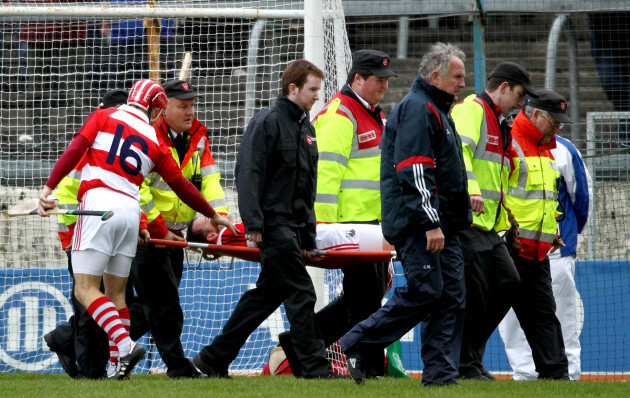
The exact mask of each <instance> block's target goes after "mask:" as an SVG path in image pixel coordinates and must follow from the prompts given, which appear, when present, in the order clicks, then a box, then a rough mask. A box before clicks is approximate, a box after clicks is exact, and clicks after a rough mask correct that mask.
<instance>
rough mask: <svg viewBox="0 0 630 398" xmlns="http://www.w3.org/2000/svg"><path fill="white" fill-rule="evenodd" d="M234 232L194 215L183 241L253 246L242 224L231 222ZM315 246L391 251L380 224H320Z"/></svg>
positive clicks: (321, 247)
mask: <svg viewBox="0 0 630 398" xmlns="http://www.w3.org/2000/svg"><path fill="white" fill-rule="evenodd" d="M234 228H236V230H237V231H238V234H236V235H235V234H234V233H232V231H230V230H228V229H227V228H221V227H219V228H218V229H217V228H215V227H214V226H213V225H212V223H211V222H210V220H208V219H206V218H203V217H198V218H195V219H194V220H192V221H191V222H190V223H189V224H188V234H187V235H186V236H187V240H188V241H189V242H203V243H212V244H217V245H227V246H241V247H255V244H254V243H253V242H249V241H247V240H246V239H245V233H244V230H245V229H244V226H243V223H237V224H234ZM316 230H317V235H316V236H315V245H316V247H317V249H319V250H352V251H393V250H394V247H393V246H392V245H390V244H389V243H388V242H387V241H386V240H385V239H384V238H383V232H382V231H381V226H380V225H370V224H338V223H330V224H326V223H320V224H317V227H316Z"/></svg>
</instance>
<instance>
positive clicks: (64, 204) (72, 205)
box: [57, 203, 79, 210]
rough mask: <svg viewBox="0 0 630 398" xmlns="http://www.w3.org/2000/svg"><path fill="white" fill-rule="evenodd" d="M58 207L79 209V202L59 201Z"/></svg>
mask: <svg viewBox="0 0 630 398" xmlns="http://www.w3.org/2000/svg"><path fill="white" fill-rule="evenodd" d="M57 207H58V208H60V209H63V210H77V209H78V208H79V204H78V203H59V204H58V205H57Z"/></svg>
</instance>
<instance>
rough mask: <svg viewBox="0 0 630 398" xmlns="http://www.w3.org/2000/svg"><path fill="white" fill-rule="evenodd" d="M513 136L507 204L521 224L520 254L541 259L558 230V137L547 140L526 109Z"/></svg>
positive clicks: (536, 259) (515, 124) (518, 116)
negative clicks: (556, 157) (555, 150)
mask: <svg viewBox="0 0 630 398" xmlns="http://www.w3.org/2000/svg"><path fill="white" fill-rule="evenodd" d="M552 132H553V131H552ZM512 138H513V140H512V145H513V147H514V153H513V155H512V174H511V175H510V179H509V189H508V196H507V204H508V207H509V208H510V210H511V211H512V214H514V217H515V218H516V221H518V224H519V228H518V233H519V236H518V241H519V242H520V243H521V247H522V252H521V253H520V254H519V256H520V257H523V258H526V259H528V260H534V261H542V260H543V259H544V258H545V257H546V256H547V253H548V252H549V250H550V249H551V247H552V246H553V244H554V241H555V239H556V234H557V232H558V223H557V221H556V217H557V216H558V215H559V214H560V213H558V211H557V208H558V187H557V182H558V178H559V177H560V173H559V172H558V167H557V166H556V161H555V159H554V158H553V155H552V154H551V149H553V148H555V147H556V139H555V137H552V138H550V141H549V142H548V143H545V142H544V141H546V140H545V135H544V134H543V133H541V132H540V130H539V129H537V128H536V126H534V125H533V124H532V123H531V122H530V120H529V119H528V117H527V116H526V115H525V111H524V110H521V112H520V113H519V114H518V115H517V116H516V119H514V123H513V124H512Z"/></svg>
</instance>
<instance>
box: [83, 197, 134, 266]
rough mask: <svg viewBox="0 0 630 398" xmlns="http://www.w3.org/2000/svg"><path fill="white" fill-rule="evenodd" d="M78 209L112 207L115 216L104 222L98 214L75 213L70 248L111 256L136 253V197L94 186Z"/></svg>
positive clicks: (109, 208) (132, 255) (105, 208)
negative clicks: (74, 224)
mask: <svg viewBox="0 0 630 398" xmlns="http://www.w3.org/2000/svg"><path fill="white" fill-rule="evenodd" d="M79 208H80V209H85V210H112V211H113V212H114V216H113V217H112V218H110V219H109V220H107V221H102V220H101V218H100V217H98V216H78V217H77V224H76V226H75V229H74V236H73V239H72V251H81V250H95V251H98V252H101V253H103V254H106V255H108V256H110V257H114V256H116V255H123V256H127V257H132V258H133V257H134V256H135V255H136V249H137V247H138V228H139V226H140V204H139V203H138V201H137V200H136V199H134V198H132V197H130V196H127V195H125V194H122V193H119V192H115V191H112V190H111V189H107V188H95V189H91V190H89V191H87V192H86V193H85V195H83V200H82V202H81V204H80V205H79ZM77 265H78V264H77ZM73 268H74V264H73Z"/></svg>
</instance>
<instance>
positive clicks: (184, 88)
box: [162, 80, 201, 100]
mask: <svg viewBox="0 0 630 398" xmlns="http://www.w3.org/2000/svg"><path fill="white" fill-rule="evenodd" d="M162 88H163V89H164V91H166V96H167V97H168V98H177V99H182V100H185V99H191V98H195V97H201V96H200V95H198V94H197V93H195V92H194V91H193V89H192V86H191V85H190V84H188V82H185V81H183V80H171V81H170V82H166V83H164V84H163V85H162Z"/></svg>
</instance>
